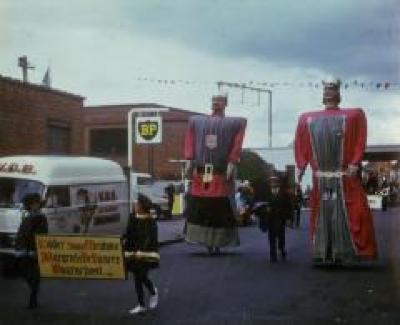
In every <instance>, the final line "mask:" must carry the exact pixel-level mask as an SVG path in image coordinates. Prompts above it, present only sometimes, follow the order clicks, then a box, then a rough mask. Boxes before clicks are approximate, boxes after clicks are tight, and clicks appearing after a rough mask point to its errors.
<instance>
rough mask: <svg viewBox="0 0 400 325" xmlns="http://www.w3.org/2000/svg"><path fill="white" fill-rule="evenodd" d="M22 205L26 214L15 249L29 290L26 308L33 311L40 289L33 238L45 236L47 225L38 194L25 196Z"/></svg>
mask: <svg viewBox="0 0 400 325" xmlns="http://www.w3.org/2000/svg"><path fill="white" fill-rule="evenodd" d="M22 203H23V206H24V209H25V210H26V212H27V213H26V214H25V216H24V217H23V219H22V222H21V224H20V227H19V229H18V232H17V237H16V249H17V253H18V256H19V258H20V260H19V262H20V263H19V266H20V268H21V270H22V274H23V277H24V278H25V280H26V282H27V284H28V286H29V289H30V294H29V302H28V308H29V309H34V308H36V307H37V306H38V301H37V297H38V293H39V287H40V270H39V265H38V260H37V255H36V243H35V236H36V235H37V234H46V233H47V232H48V225H47V219H46V217H45V216H44V214H42V213H41V212H40V209H41V207H42V200H41V197H40V195H39V194H37V193H30V194H27V195H25V196H24V198H23V200H22Z"/></svg>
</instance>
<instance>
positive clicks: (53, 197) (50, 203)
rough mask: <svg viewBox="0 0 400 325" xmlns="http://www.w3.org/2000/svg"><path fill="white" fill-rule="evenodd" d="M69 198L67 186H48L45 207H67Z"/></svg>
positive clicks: (69, 202) (69, 203)
mask: <svg viewBox="0 0 400 325" xmlns="http://www.w3.org/2000/svg"><path fill="white" fill-rule="evenodd" d="M70 205H71V200H70V196H69V188H68V186H50V187H49V188H48V190H47V195H46V207H48V208H59V207H69V206H70Z"/></svg>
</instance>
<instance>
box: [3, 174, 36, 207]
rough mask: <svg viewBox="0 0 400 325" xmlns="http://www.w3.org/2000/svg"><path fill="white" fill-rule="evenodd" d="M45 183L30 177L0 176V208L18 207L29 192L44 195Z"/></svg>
mask: <svg viewBox="0 0 400 325" xmlns="http://www.w3.org/2000/svg"><path fill="white" fill-rule="evenodd" d="M43 188H44V186H43V184H41V183H39V182H37V181H32V180H28V179H18V178H6V177H4V178H0V208H16V207H18V206H20V205H21V204H22V199H23V198H24V196H25V195H26V194H28V193H38V194H40V195H42V193H43Z"/></svg>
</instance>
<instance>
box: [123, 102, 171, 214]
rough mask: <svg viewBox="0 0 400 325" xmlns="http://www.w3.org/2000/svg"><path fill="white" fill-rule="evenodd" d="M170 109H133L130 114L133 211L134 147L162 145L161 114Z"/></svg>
mask: <svg viewBox="0 0 400 325" xmlns="http://www.w3.org/2000/svg"><path fill="white" fill-rule="evenodd" d="M168 111H169V108H167V107H165V108H160V107H154V108H152V107H149V108H132V109H131V110H130V111H129V112H128V168H129V193H130V194H129V209H130V211H132V192H133V191H132V188H133V187H134V186H136V185H137V184H134V183H133V182H132V179H133V177H132V176H131V175H132V173H134V168H133V145H134V143H137V144H155V143H162V117H161V116H160V113H162V112H168Z"/></svg>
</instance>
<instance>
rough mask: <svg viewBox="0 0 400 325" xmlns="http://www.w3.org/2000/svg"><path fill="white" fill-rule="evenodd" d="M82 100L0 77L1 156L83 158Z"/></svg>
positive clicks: (54, 90)
mask: <svg viewBox="0 0 400 325" xmlns="http://www.w3.org/2000/svg"><path fill="white" fill-rule="evenodd" d="M83 100H84V98H83V97H81V96H78V95H74V94H70V93H67V92H64V91H60V90H56V89H51V88H48V87H44V86H40V85H35V84H31V83H27V82H22V81H19V80H16V79H11V78H7V77H4V76H1V75H0V156H7V155H20V154H71V155H79V154H82V153H83V141H82V139H83V132H82V130H83V127H82V126H83V123H82V122H83V121H82V119H83V116H82V114H83Z"/></svg>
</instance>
